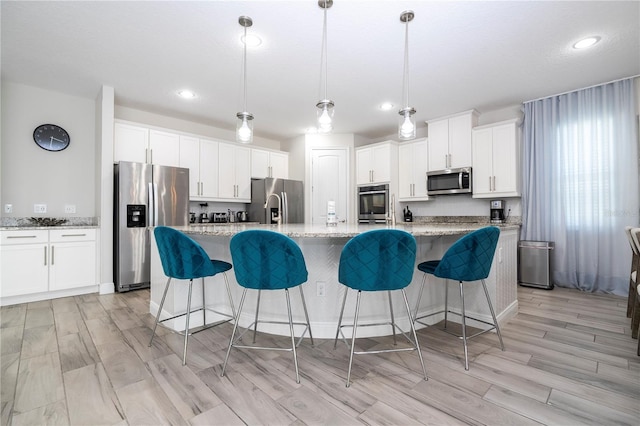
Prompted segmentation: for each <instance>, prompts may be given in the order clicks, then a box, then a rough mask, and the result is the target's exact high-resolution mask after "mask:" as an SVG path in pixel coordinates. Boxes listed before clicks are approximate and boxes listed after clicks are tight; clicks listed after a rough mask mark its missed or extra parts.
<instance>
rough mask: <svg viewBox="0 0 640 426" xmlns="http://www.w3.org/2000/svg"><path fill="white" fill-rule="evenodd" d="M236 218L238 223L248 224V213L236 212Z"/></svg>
mask: <svg viewBox="0 0 640 426" xmlns="http://www.w3.org/2000/svg"><path fill="white" fill-rule="evenodd" d="M236 217H237V219H238V222H249V213H247V212H238V213H236Z"/></svg>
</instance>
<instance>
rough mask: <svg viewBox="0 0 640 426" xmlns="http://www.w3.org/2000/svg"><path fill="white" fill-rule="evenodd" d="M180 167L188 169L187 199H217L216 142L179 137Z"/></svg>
mask: <svg viewBox="0 0 640 426" xmlns="http://www.w3.org/2000/svg"><path fill="white" fill-rule="evenodd" d="M180 167H186V168H188V169H189V198H190V199H191V200H194V201H199V200H211V199H215V198H217V197H218V142H216V141H211V140H207V139H198V138H196V137H192V136H180Z"/></svg>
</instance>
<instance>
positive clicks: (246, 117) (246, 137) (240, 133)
mask: <svg viewBox="0 0 640 426" xmlns="http://www.w3.org/2000/svg"><path fill="white" fill-rule="evenodd" d="M236 116H237V117H238V122H237V124H236V140H237V141H238V142H240V143H251V142H252V141H253V115H251V114H250V113H248V112H239V113H238V114H237V115H236Z"/></svg>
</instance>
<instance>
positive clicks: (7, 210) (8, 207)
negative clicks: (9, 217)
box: [4, 204, 13, 213]
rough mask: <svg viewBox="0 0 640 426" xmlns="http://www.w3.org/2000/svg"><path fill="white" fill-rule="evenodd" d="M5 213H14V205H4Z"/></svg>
mask: <svg viewBox="0 0 640 426" xmlns="http://www.w3.org/2000/svg"><path fill="white" fill-rule="evenodd" d="M4 212H5V213H13V204H5V205H4Z"/></svg>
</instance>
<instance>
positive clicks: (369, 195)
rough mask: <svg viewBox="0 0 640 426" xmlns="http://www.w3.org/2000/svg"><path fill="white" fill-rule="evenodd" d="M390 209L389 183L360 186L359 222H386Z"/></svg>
mask: <svg viewBox="0 0 640 426" xmlns="http://www.w3.org/2000/svg"><path fill="white" fill-rule="evenodd" d="M388 209H389V185H372V186H360V187H358V222H359V223H385V221H386V220H387V212H388Z"/></svg>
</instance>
